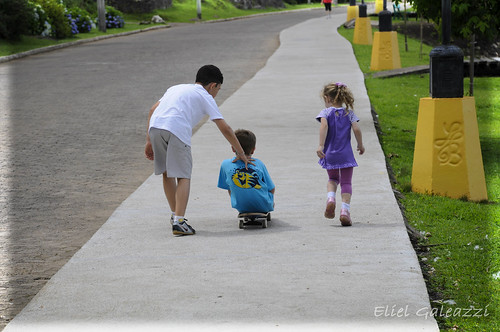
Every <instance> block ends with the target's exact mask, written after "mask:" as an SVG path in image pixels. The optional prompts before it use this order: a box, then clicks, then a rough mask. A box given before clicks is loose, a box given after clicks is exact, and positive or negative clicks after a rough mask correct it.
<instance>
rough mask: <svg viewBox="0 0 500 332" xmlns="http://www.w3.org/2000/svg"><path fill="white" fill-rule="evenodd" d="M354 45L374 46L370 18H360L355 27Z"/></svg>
mask: <svg viewBox="0 0 500 332" xmlns="http://www.w3.org/2000/svg"><path fill="white" fill-rule="evenodd" d="M352 42H353V43H354V44H360V45H371V44H373V36H372V25H371V20H370V18H369V17H358V18H357V19H356V25H355V26H354V38H353V41H352Z"/></svg>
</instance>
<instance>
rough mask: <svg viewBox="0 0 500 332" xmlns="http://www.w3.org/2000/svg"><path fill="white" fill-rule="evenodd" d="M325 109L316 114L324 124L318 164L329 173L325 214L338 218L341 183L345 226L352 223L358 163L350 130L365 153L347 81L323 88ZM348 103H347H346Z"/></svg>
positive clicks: (341, 217) (342, 214)
mask: <svg viewBox="0 0 500 332" xmlns="http://www.w3.org/2000/svg"><path fill="white" fill-rule="evenodd" d="M322 96H323V99H324V100H325V107H326V108H325V109H324V110H322V111H321V112H320V113H319V115H318V116H317V117H316V120H318V121H319V122H320V123H321V126H320V129H319V147H318V150H317V151H316V153H317V155H318V157H319V158H320V160H319V162H318V163H319V164H320V165H321V166H322V167H323V168H324V169H326V171H327V172H328V179H329V180H328V184H327V191H328V198H327V203H326V210H325V217H326V218H329V219H333V218H334V217H335V194H336V192H337V187H338V185H339V184H340V192H341V196H342V208H341V210H340V222H341V224H342V226H351V225H352V222H351V216H350V203H351V195H352V171H353V167H356V166H358V164H357V163H356V160H355V159H354V154H353V151H352V147H351V129H352V131H353V133H354V137H355V138H356V141H357V143H358V148H357V150H358V151H359V154H360V155H361V154H363V153H364V152H365V147H364V146H363V139H362V135H361V129H360V128H359V125H358V121H359V118H358V117H357V116H356V115H355V114H354V112H353V111H352V109H353V104H354V98H353V96H352V93H351V91H350V90H349V88H347V86H346V85H345V84H344V83H340V82H337V83H330V84H328V85H326V86H325V87H324V88H323V91H322ZM344 105H345V106H344Z"/></svg>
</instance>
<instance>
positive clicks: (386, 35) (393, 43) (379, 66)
mask: <svg viewBox="0 0 500 332" xmlns="http://www.w3.org/2000/svg"><path fill="white" fill-rule="evenodd" d="M397 68H401V58H400V57H399V44H398V33H397V32H396V31H384V32H380V31H375V34H374V36H373V47H372V59H371V64H370V69H371V70H388V69H397Z"/></svg>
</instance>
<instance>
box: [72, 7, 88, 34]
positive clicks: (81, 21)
mask: <svg viewBox="0 0 500 332" xmlns="http://www.w3.org/2000/svg"><path fill="white" fill-rule="evenodd" d="M67 15H69V17H70V18H71V19H72V20H73V22H74V24H75V25H76V28H77V29H78V32H80V33H84V32H90V30H91V29H92V19H91V18H90V14H89V13H88V12H87V11H86V10H84V9H81V8H77V7H74V8H71V9H70V10H68V14H67Z"/></svg>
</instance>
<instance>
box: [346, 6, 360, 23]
mask: <svg viewBox="0 0 500 332" xmlns="http://www.w3.org/2000/svg"><path fill="white" fill-rule="evenodd" d="M358 15H359V10H358V6H349V7H347V21H350V20H352V19H357V18H358Z"/></svg>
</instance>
